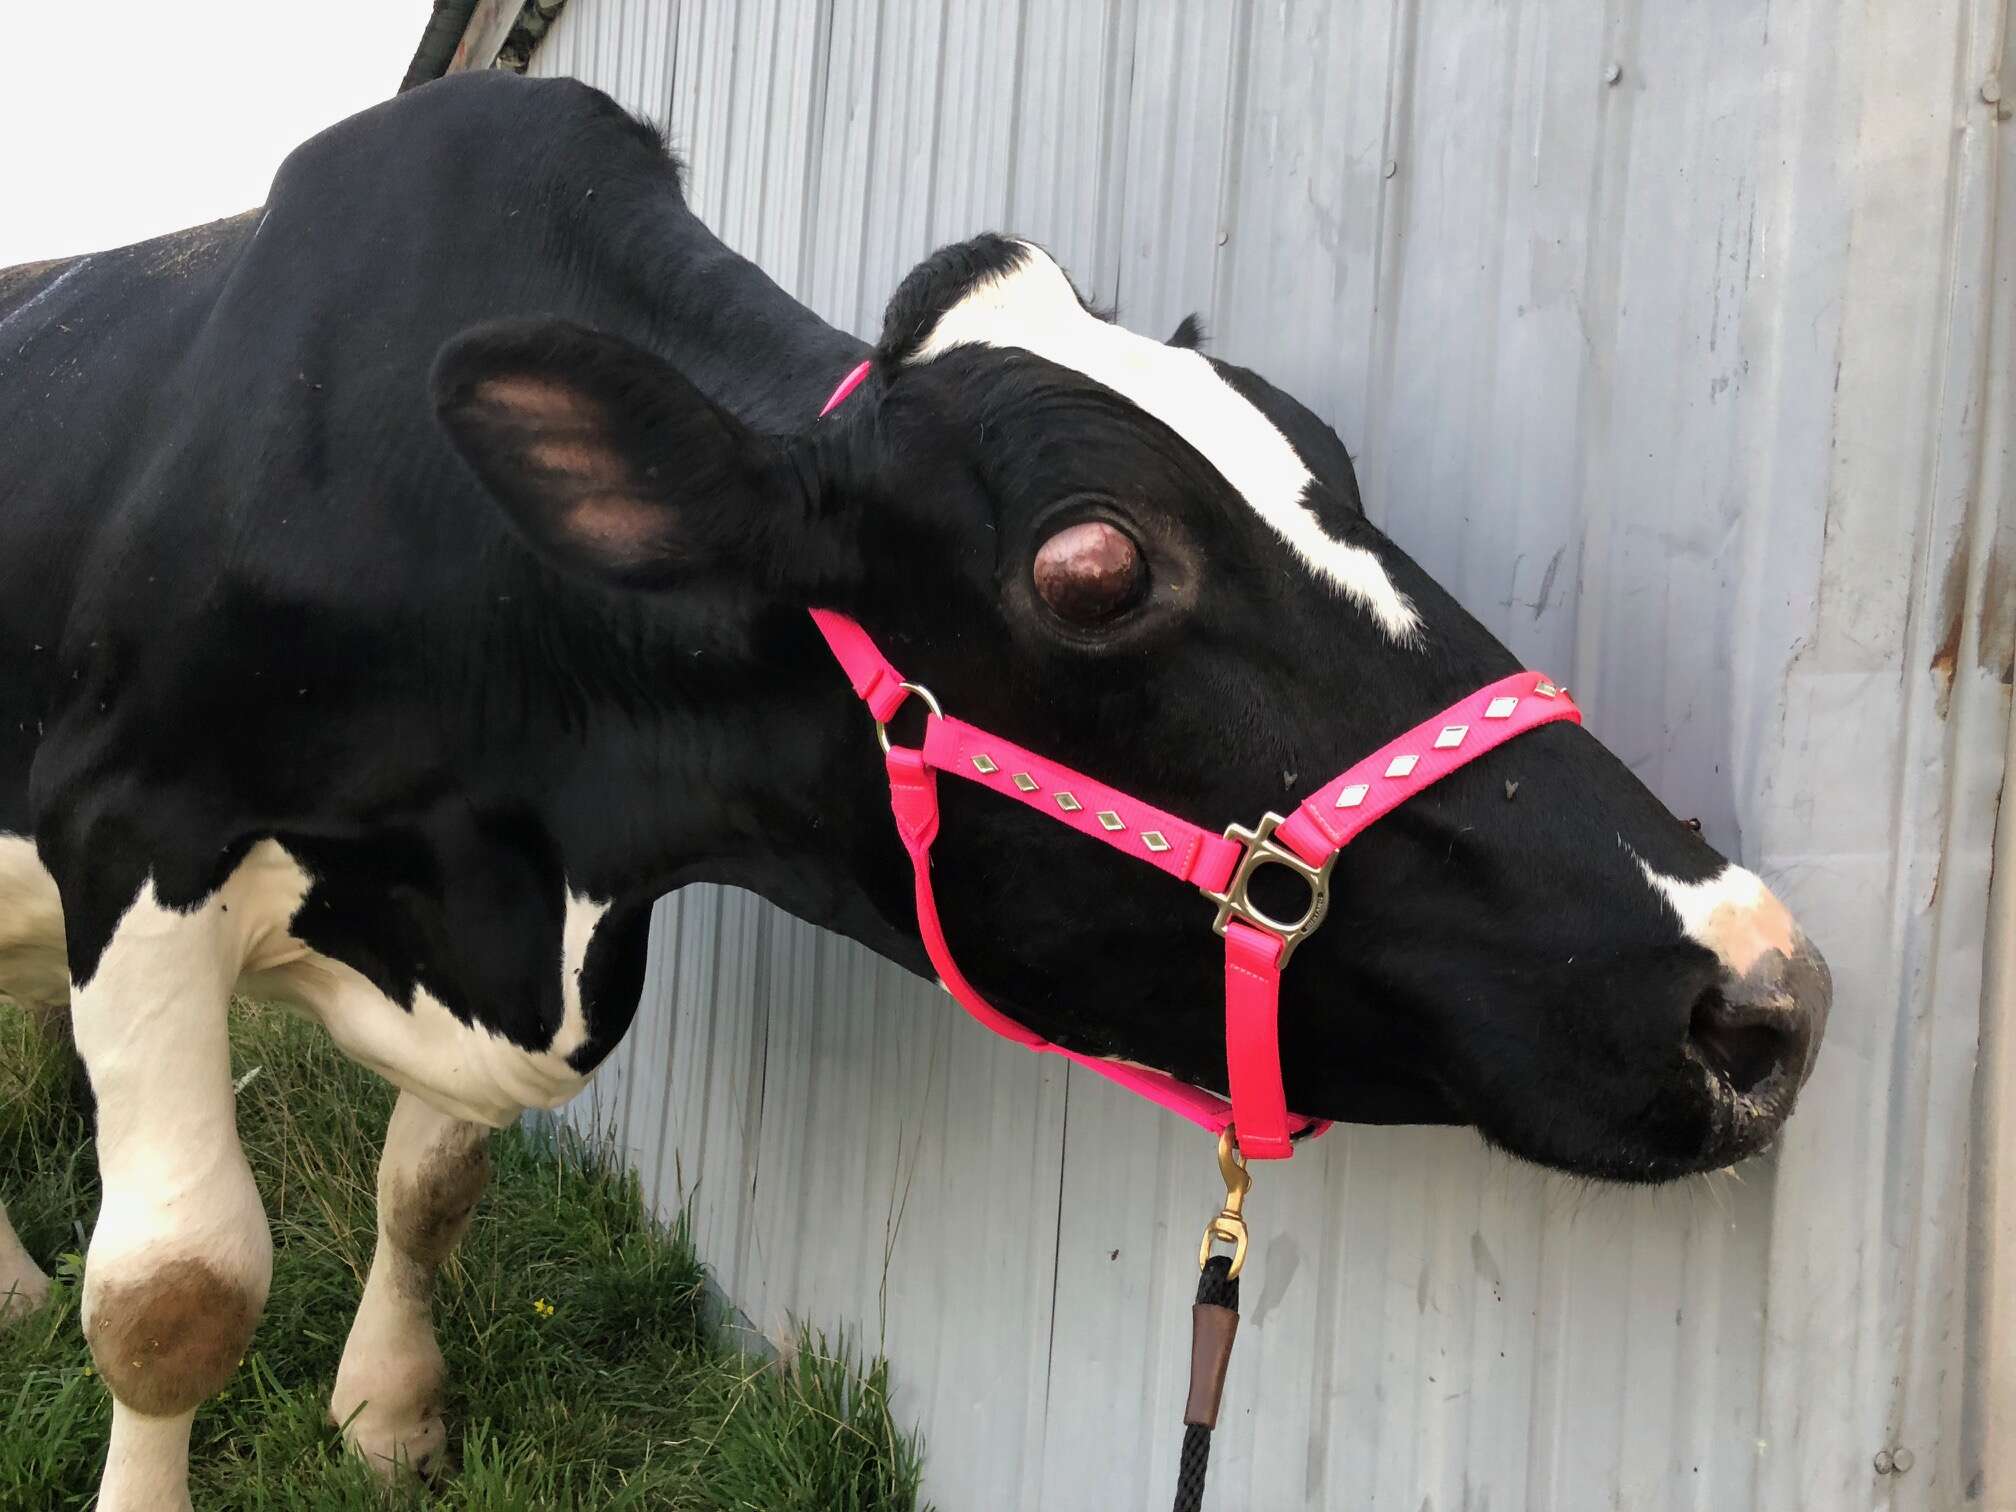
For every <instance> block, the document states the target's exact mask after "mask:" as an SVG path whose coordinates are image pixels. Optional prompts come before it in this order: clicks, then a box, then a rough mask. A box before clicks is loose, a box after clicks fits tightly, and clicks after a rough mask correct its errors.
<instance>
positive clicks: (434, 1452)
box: [329, 1402, 448, 1481]
mask: <svg viewBox="0 0 2016 1512" xmlns="http://www.w3.org/2000/svg"><path fill="white" fill-rule="evenodd" d="M329 1416H330V1417H331V1419H333V1420H334V1421H335V1422H336V1423H337V1424H339V1425H341V1426H342V1428H343V1442H344V1443H345V1444H346V1445H347V1446H348V1447H349V1449H350V1452H351V1453H352V1454H354V1455H356V1456H357V1457H358V1458H360V1459H361V1460H363V1461H364V1463H365V1464H367V1465H369V1466H370V1467H371V1468H372V1470H373V1471H375V1472H376V1473H377V1475H378V1478H379V1479H380V1480H385V1481H393V1480H397V1479H399V1478H400V1477H401V1476H403V1475H407V1474H409V1473H410V1474H413V1475H418V1476H422V1477H432V1476H433V1475H434V1474H435V1473H436V1472H437V1471H438V1470H439V1469H440V1468H441V1462H442V1451H443V1450H444V1449H446V1448H447V1446H448V1425H447V1423H446V1422H445V1421H444V1420H443V1419H442V1416H441V1414H440V1412H439V1411H438V1410H426V1411H420V1412H412V1411H408V1412H392V1411H380V1410H379V1409H378V1408H377V1407H376V1405H375V1404H373V1403H370V1402H366V1403H365V1404H364V1408H363V1410H362V1411H361V1412H359V1411H357V1410H356V1406H355V1404H354V1403H353V1404H351V1405H350V1407H349V1408H348V1410H346V1409H345V1407H344V1406H343V1404H342V1403H341V1402H338V1403H335V1404H332V1405H331V1407H330V1409H329Z"/></svg>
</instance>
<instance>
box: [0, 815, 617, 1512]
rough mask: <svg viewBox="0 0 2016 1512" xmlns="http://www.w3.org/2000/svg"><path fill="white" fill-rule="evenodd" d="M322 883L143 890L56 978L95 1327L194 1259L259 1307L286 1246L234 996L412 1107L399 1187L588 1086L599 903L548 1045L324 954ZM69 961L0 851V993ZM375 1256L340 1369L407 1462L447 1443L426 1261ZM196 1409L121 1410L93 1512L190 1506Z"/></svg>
mask: <svg viewBox="0 0 2016 1512" xmlns="http://www.w3.org/2000/svg"><path fill="white" fill-rule="evenodd" d="M311 885H312V879H311V878H310V876H309V874H308V873H307V872H306V871H305V870H304V869H303V868H302V866H301V865H300V864H299V863H298V862H297V861H296V860H295V859H294V858H293V857H292V856H291V855H289V854H288V853H287V851H286V850H285V849H284V848H282V847H281V846H280V845H279V844H278V843H276V842H274V841H270V840H269V841H264V842H261V843H260V844H258V845H256V846H254V847H253V848H252V850H251V851H250V852H249V853H248V854H247V856H246V858H245V860H244V861H243V862H241V863H240V864H239V866H238V869H237V870H236V871H234V872H233V873H232V874H231V877H230V878H229V879H228V880H227V881H226V883H225V884H224V886H223V887H222V888H220V889H219V890H218V891H217V892H216V893H214V894H212V895H211V896H210V897H209V898H207V899H205V900H204V901H203V903H202V904H200V905H199V906H198V907H196V908H194V909H192V910H189V911H188V912H178V911H176V910H172V909H168V908H165V907H163V906H162V905H161V903H160V902H159V900H158V899H157V898H156V897H155V894H154V887H153V883H152V882H151V881H149V882H148V883H147V884H146V885H145V886H144V887H143V888H142V889H141V891H140V894H139V896H138V897H136V898H135V899H134V901H133V903H132V904H131V905H130V906H129V907H128V909H127V911H126V913H125V914H124V915H123V916H122V917H121V919H120V920H119V923H118V925H117V926H116V928H115V929H114V931H113V935H112V938H111V941H110V943H109V944H108V945H107V947H106V949H105V952H104V954H103V956H102V957H101V959H100V962H99V965H98V969H97V971H96V972H95V973H94V974H93V976H92V978H91V980H90V981H89V982H88V983H86V984H85V985H84V986H83V987H82V988H78V987H75V986H74V985H70V984H68V982H67V975H68V972H67V967H61V966H59V967H57V968H54V969H56V970H57V973H58V976H57V988H58V989H63V988H67V994H66V993H65V992H64V991H61V990H58V991H56V992H55V993H54V996H55V998H56V1000H58V1001H60V1000H61V999H62V997H63V996H65V995H67V996H68V997H69V999H70V1000H71V1002H72V1005H73V1008H72V1018H73V1021H74V1026H75V1031H76V1036H77V1045H78V1049H79V1050H80V1051H81V1052H82V1053H83V1055H84V1057H85V1060H86V1063H87V1064H88V1065H89V1066H90V1069H91V1079H92V1084H93V1086H94V1088H95V1089H96V1090H97V1092H98V1099H99V1113H98V1157H99V1165H100V1169H101V1171H102V1173H103V1177H104V1199H103V1203H102V1206H101V1208H100V1212H99V1217H98V1223H97V1227H96V1229H95V1231H94V1232H93V1235H92V1240H91V1251H90V1256H89V1260H88V1263H87V1266H86V1284H85V1298H84V1313H85V1319H86V1326H87V1328H88V1327H89V1324H90V1320H91V1318H92V1317H93V1315H94V1307H95V1306H96V1305H97V1304H98V1303H99V1301H100V1299H101V1298H102V1297H103V1296H104V1295H105V1294H106V1292H107V1291H108V1289H110V1288H115V1287H120V1286H124V1285H129V1284H134V1283H140V1282H144V1281H145V1280H146V1278H147V1277H148V1276H149V1275H150V1274H153V1273H157V1272H158V1271H159V1270H160V1269H161V1267H163V1266H164V1265H168V1264H172V1263H173V1262H175V1261H177V1260H180V1259H189V1258H195V1259H200V1260H201V1261H202V1262H203V1263H204V1264H205V1265H206V1266H208V1267H209V1268H210V1269H211V1270H213V1271H215V1272H217V1273H219V1274H221V1275H222V1276H224V1277H225V1278H226V1279H227V1280H230V1281H232V1282H235V1283H237V1284H239V1285H242V1286H243V1287H245V1288H246V1289H247V1291H248V1292H249V1293H250V1294H252V1295H254V1296H255V1297H256V1299H257V1301H258V1302H259V1303H260V1304H263V1302H264V1298H265V1294H266V1287H267V1284H268V1281H269V1278H270V1275H271V1268H272V1246H271V1241H270V1239H269V1237H268V1234H267V1229H266V1222H265V1214H264V1211H263V1209H262V1207H261V1205H260V1201H259V1193H258V1189H257V1187H256V1186H255V1185H254V1184H253V1181H252V1174H251V1170H250V1168H249V1167H248V1166H247V1164H246V1162H245V1157H244V1153H243V1151H242V1150H241V1149H240V1147H239V1144H238V1138H237V1124H236V1116H235V1108H234V1093H233V1089H232V1084H231V1076H230V1052H229V1042H228V1037H227V1033H226V1010H227V1004H228V1000H229V997H230V995H231V993H232V991H233V990H234V989H235V990H241V991H246V992H249V993H254V994H257V995H260V996H265V997H270V998H277V999H279V1000H282V1001H285V1002H290V1003H293V1004H295V1005H296V1006H298V1007H300V1008H303V1009H305V1010H306V1011H308V1012H309V1013H311V1014H312V1015H314V1016H315V1017H316V1018H318V1019H319V1020H320V1021H321V1022H322V1023H323V1024H324V1025H325V1027H327V1028H328V1030H329V1032H330V1034H331V1036H332V1037H333V1038H334V1039H335V1040H336V1042H337V1043H338V1044H339V1045H340V1046H341V1047H342V1048H343V1049H344V1050H345V1051H346V1052H347V1053H349V1054H350V1055H351V1056H352V1057H353V1058H355V1059H357V1060H359V1061H362V1062H363V1063H364V1064H366V1065H369V1066H372V1067H373V1068H374V1069H376V1070H378V1071H379V1072H380V1073H381V1074H383V1075H385V1076H386V1077H387V1078H388V1079H390V1080H391V1081H393V1082H394V1083H396V1084H397V1085H399V1086H400V1087H401V1088H402V1089H403V1090H404V1091H405V1092H406V1093H407V1094H408V1095H406V1096H402V1097H401V1098H400V1101H399V1113H398V1114H397V1115H395V1119H394V1124H393V1128H392V1130H391V1131H390V1133H389V1136H388V1144H387V1150H386V1156H385V1160H386V1163H387V1166H388V1167H389V1168H390V1169H391V1170H392V1172H393V1173H394V1174H395V1176H396V1175H399V1174H402V1173H407V1172H410V1170H411V1169H413V1168H416V1167H417V1163H418V1162H419V1161H420V1160H421V1159H423V1158H424V1157H425V1156H426V1155H427V1154H428V1153H429V1152H431V1151H432V1150H434V1149H436V1148H438V1147H439V1146H440V1145H441V1144H442V1143H443V1142H444V1141H445V1140H447V1139H450V1138H461V1139H468V1138H472V1137H475V1133H474V1131H473V1130H472V1129H471V1128H470V1125H471V1124H483V1125H490V1126H496V1125H501V1124H504V1123H507V1122H509V1121H510V1120H511V1119H513V1118H515V1117H516V1116H517V1115H518V1114H519V1113H520V1112H521V1111H522V1110H523V1109H525V1108H526V1107H532V1106H539V1107H551V1106H555V1105H557V1104H559V1103H561V1102H563V1101H565V1100H566V1099H567V1098H569V1097H571V1096H573V1095H574V1094H575V1093H576V1092H577V1091H579V1090H580V1088H581V1086H582V1085H583V1084H584V1082H585V1081H586V1078H585V1077H584V1076H582V1075H581V1074H580V1073H578V1072H576V1071H575V1070H574V1069H573V1068H572V1067H571V1066H569V1065H567V1063H566V1056H567V1055H568V1054H569V1053H570V1052H571V1051H573V1050H574V1049H577V1048H578V1047H579V1046H580V1045H581V1044H582V1043H583V1042H584V1041H585V1040H586V1038H587V1033H588V1026H587V1021H586V1016H585V1014H584V1012H583V1009H582V1005H581V990H580V975H581V971H582V969H583V966H584V963H585V961H586V958H587V952H588V947H589V944H590V942H591V941H592V940H593V937H594V933H595V930H596V928H597V926H598V925H599V924H600V923H601V921H602V918H603V916H604V915H605V914H606V913H607V911H608V904H607V903H599V902H596V901H594V900H592V899H589V898H586V897H583V896H580V895H578V894H575V893H573V892H572V891H571V890H570V892H569V894H568V898H567V905H566V920H565V924H564V927H563V932H562V933H563V938H562V944H561V951H560V960H559V961H558V962H557V963H556V966H557V969H558V970H559V971H560V972H561V984H560V985H561V995H562V1004H563V1011H562V1018H561V1023H560V1026H559V1028H558V1030H557V1031H556V1033H555V1036H554V1039H553V1042H552V1044H551V1045H549V1046H548V1047H547V1048H545V1049H543V1050H525V1049H522V1048H521V1047H519V1046H516V1045H513V1044H511V1043H510V1042H509V1041H507V1040H505V1039H503V1038H502V1037H500V1036H498V1035H494V1034H491V1033H490V1032H489V1031H487V1030H484V1029H482V1028H478V1027H472V1026H469V1025H465V1024H463V1023H461V1022H459V1021H458V1020H457V1019H456V1018H455V1017H454V1015H453V1014H451V1013H449V1011H448V1010H447V1009H446V1008H445V1007H444V1006H443V1005H442V1004H441V1003H440V1002H439V1001H438V1000H437V999H435V998H434V997H433V996H431V995H430V994H428V993H426V992H424V991H423V992H418V993H416V995H415V1002H414V1004H413V1007H412V1008H411V1010H408V1009H406V1008H404V1007H401V1006H400V1005H399V1004H397V1003H395V1002H392V1001H391V1000H390V999H388V998H387V997H385V995H384V994H383V993H381V992H379V991H378V990H377V989H376V988H375V987H373V986H372V985H371V983H370V982H369V981H368V980H367V979H366V978H365V977H363V976H362V975H361V974H360V973H358V972H356V971H354V970H353V969H351V968H350V967H348V966H345V965H343V964H341V963H340V962H337V961H334V960H331V959H329V958H328V957H326V956H322V955H320V954H318V953H316V952H314V951H312V950H310V949H309V948H308V947H307V946H306V945H304V944H303V943H302V942H301V941H300V940H298V939H296V938H295V937H294V935H293V934H292V933H291V928H290V926H291V923H292V920H293V918H294V915H295V913H296V912H297V911H298V910H299V908H300V906H301V902H302V899H303V898H304V897H305V896H306V894H307V892H308V890H309V888H310V886H311ZM63 956H64V938H63V919H62V910H61V908H60V906H59V905H58V903H57V899H56V889H55V886H54V884H53V882H52V881H51V879H50V878H49V875H48V873H47V872H46V871H45V870H44V869H43V868H42V866H41V864H40V861H39V860H38V859H37V858H36V855H35V849H34V846H33V844H32V842H30V841H28V840H26V839H23V838H21V837H18V836H4V837H0V985H4V986H6V987H7V988H8V990H10V991H13V992H19V993H22V994H23V995H26V996H30V997H34V998H36V999H38V1000H48V998H49V997H50V996H51V993H50V992H49V991H47V990H45V989H47V987H48V981H47V979H48V977H49V974H50V971H51V970H52V967H51V966H50V962H51V961H52V960H53V961H55V962H58V963H60V962H61V961H62V960H63ZM465 1120H466V1122H465ZM18 1249H19V1245H18V1242H16V1241H15V1240H14V1236H13V1231H12V1230H11V1229H10V1228H8V1227H7V1226H6V1222H5V1215H4V1212H0V1272H7V1273H11V1272H12V1271H19V1272H20V1280H21V1282H22V1283H23V1285H24V1290H25V1289H26V1288H27V1287H29V1286H32V1284H33V1278H34V1277H35V1276H39V1274H40V1273H39V1271H37V1270H36V1269H35V1268H34V1266H33V1265H32V1263H28V1264H26V1265H25V1266H22V1265H13V1264H12V1262H11V1260H10V1257H12V1256H13V1254H14V1251H17V1250H18ZM380 1250H381V1258H384V1259H385V1265H384V1266H382V1267H381V1266H380V1265H378V1264H376V1263H374V1266H373V1271H372V1276H373V1284H371V1285H367V1288H366V1297H365V1304H364V1306H363V1308H362V1309H360V1315H359V1319H358V1326H357V1330H356V1331H355V1332H354V1333H353V1338H352V1344H353V1346H354V1348H353V1349H346V1352H345V1366H346V1369H350V1370H351V1371H352V1375H351V1381H350V1385H351V1386H352V1387H354V1388H355V1390H353V1391H352V1392H351V1395H352V1397H353V1398H354V1399H355V1400H356V1401H365V1400H368V1398H369V1397H370V1395H371V1393H372V1391H374V1390H375V1391H376V1392H377V1394H378V1396H379V1398H380V1400H381V1403H382V1404H383V1409H384V1410H383V1411H382V1412H381V1414H380V1417H382V1418H383V1421H377V1420H372V1421H371V1422H369V1423H367V1424H366V1428H365V1431H366V1433H367V1435H368V1436H367V1437H365V1438H359V1439H358V1442H359V1443H360V1444H362V1445H363V1447H365V1448H366V1449H367V1450H370V1449H374V1448H375V1447H377V1446H379V1445H381V1444H389V1445H394V1446H397V1448H398V1450H399V1452H404V1453H407V1454H412V1453H413V1452H415V1451H417V1450H420V1449H422V1448H423V1447H426V1446H428V1445H432V1444H433V1439H432V1438H430V1437H429V1435H430V1434H434V1435H438V1431H439V1421H438V1388H439V1378H438V1372H433V1371H431V1370H430V1369H429V1366H430V1359H429V1358H428V1357H429V1356H430V1355H431V1362H432V1363H434V1364H438V1359H439V1354H438V1350H436V1349H434V1347H433V1334H432V1329H431V1324H427V1323H426V1320H425V1313H426V1301H425V1295H424V1291H421V1292H420V1294H419V1295H418V1297H417V1299H416V1296H415V1295H414V1293H415V1290H416V1287H415V1277H414V1275H413V1274H412V1273H413V1271H414V1265H413V1262H412V1261H411V1260H410V1259H407V1258H405V1257H400V1256H397V1255H393V1256H390V1257H386V1256H385V1255H384V1253H383V1252H384V1250H385V1245H384V1243H383V1238H382V1233H381V1245H380ZM18 1258H19V1259H20V1260H21V1261H26V1256H25V1255H21V1256H19V1257H18ZM381 1269H382V1271H383V1273H384V1279H380V1273H381ZM31 1273H32V1274H31ZM416 1318H417V1319H418V1320H419V1322H418V1324H416V1321H415V1320H416ZM416 1327H417V1328H419V1332H417V1333H416V1331H415V1330H416ZM400 1382H403V1383H404V1384H405V1385H406V1387H408V1388H409V1389H407V1390H405V1391H404V1393H403V1394H401V1393H399V1392H395V1391H394V1390H393V1389H392V1387H393V1385H395V1384H397V1383H400ZM340 1399H341V1398H340V1395H339V1400H340ZM193 1416H194V1414H193V1412H190V1413H183V1414H179V1415H175V1416H171V1417H162V1418H155V1417H147V1416H143V1415H141V1414H139V1413H137V1412H135V1411H134V1410H132V1409H131V1408H129V1407H128V1406H126V1405H125V1404H124V1403H116V1402H115V1405H114V1409H113V1423H112V1443H111V1451H110V1454H109V1456H108V1459H107V1465H106V1471H105V1476H104V1480H103V1482H102V1485H101V1489H100V1500H99V1506H100V1508H101V1512H127V1509H140V1508H147V1509H150V1512H152V1509H158V1508H171V1509H173V1508H182V1507H186V1506H187V1505H188V1491H187V1475H188V1469H187V1451H188V1438H189V1425H190V1422H191V1420H192V1419H193ZM355 1436H356V1435H355V1432H354V1431H353V1437H355ZM435 1447H438V1445H436V1446H435Z"/></svg>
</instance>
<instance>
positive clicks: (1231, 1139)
mask: <svg viewBox="0 0 2016 1512" xmlns="http://www.w3.org/2000/svg"><path fill="white" fill-rule="evenodd" d="M1218 1174H1219V1175H1220V1176H1222V1177H1224V1178H1225V1206H1223V1207H1222V1208H1220V1209H1219V1210H1218V1214H1217V1216H1216V1217H1214V1218H1213V1219H1212V1220H1211V1221H1210V1222H1209V1223H1207V1224H1205V1225H1204V1242H1203V1243H1202V1244H1200V1245H1199V1246H1198V1247H1197V1269H1199V1270H1202V1269H1204V1267H1205V1266H1207V1265H1209V1264H1210V1263H1211V1246H1212V1245H1214V1244H1229V1245H1231V1246H1232V1268H1231V1269H1230V1270H1229V1271H1227V1272H1226V1273H1225V1279H1226V1280H1228V1281H1229V1280H1232V1279H1233V1278H1235V1277H1236V1276H1237V1275H1238V1274H1239V1270H1240V1267H1242V1266H1243V1265H1245V1263H1246V1219H1245V1217H1244V1216H1243V1215H1242V1213H1241V1211H1240V1210H1241V1208H1243V1207H1244V1205H1245V1202H1246V1193H1247V1192H1248V1191H1249V1190H1250V1189H1251V1188H1252V1185H1253V1177H1252V1175H1251V1174H1250V1173H1249V1172H1248V1171H1247V1169H1246V1160H1245V1157H1244V1156H1242V1155H1241V1154H1240V1153H1239V1141H1238V1138H1237V1137H1236V1136H1235V1134H1234V1133H1233V1131H1232V1130H1231V1129H1230V1128H1227V1129H1226V1130H1225V1131H1224V1132H1223V1133H1221V1134H1220V1135H1219V1136H1218Z"/></svg>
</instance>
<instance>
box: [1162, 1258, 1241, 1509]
mask: <svg viewBox="0 0 2016 1512" xmlns="http://www.w3.org/2000/svg"><path fill="white" fill-rule="evenodd" d="M1238 1331H1239V1280H1238V1278H1237V1277H1236V1276H1234V1275H1233V1274H1232V1257H1231V1256H1230V1255H1213V1256H1212V1257H1211V1258H1210V1259H1209V1260H1207V1261H1206V1262H1205V1263H1204V1272H1203V1274H1202V1275H1200V1276H1198V1278H1197V1302H1196V1305H1195V1306H1193V1307H1192V1308H1191V1309H1190V1399H1189V1401H1188V1402H1186V1403H1185V1404H1184V1407H1183V1458H1182V1459H1181V1460H1180V1461H1178V1463H1177V1467H1176V1505H1175V1507H1174V1509H1173V1512H1199V1509H1200V1508H1202V1507H1203V1505H1204V1472H1205V1471H1206V1470H1207V1469H1208V1468H1209V1467H1210V1464H1211V1430H1212V1429H1213V1428H1215V1427H1217V1426H1218V1398H1219V1396H1220V1394H1221V1393H1222V1392H1223V1391H1224V1389H1225V1367H1226V1366H1227V1365H1228V1364H1230V1363H1231V1360H1232V1339H1233V1336H1234V1335H1235V1334H1237V1333H1238Z"/></svg>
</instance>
